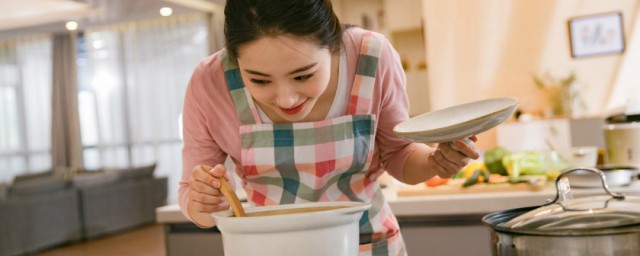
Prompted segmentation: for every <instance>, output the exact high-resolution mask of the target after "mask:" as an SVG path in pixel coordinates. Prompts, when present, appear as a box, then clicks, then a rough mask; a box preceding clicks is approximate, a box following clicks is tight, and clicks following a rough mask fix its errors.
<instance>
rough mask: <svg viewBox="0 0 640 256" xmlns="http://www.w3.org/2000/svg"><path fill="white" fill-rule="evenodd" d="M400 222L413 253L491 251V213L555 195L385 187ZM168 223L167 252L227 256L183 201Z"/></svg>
mask: <svg viewBox="0 0 640 256" xmlns="http://www.w3.org/2000/svg"><path fill="white" fill-rule="evenodd" d="M611 190H612V191H614V192H622V193H625V194H627V195H636V196H638V195H640V181H634V182H633V183H632V184H631V185H629V186H622V187H614V188H611ZM383 192H384V194H385V197H386V198H387V200H388V201H389V204H390V206H391V209H392V210H393V212H394V213H395V215H396V217H397V218H398V221H399V223H400V228H401V231H402V234H403V236H404V238H405V241H406V244H407V250H408V252H409V255H491V250H490V241H489V228H488V227H486V226H485V225H484V224H483V223H482V217H483V216H484V215H486V214H489V213H492V212H497V211H503V210H507V209H513V208H519V207H526V206H534V205H540V204H543V203H544V202H545V200H547V199H552V198H554V197H555V187H553V184H549V185H548V186H547V187H545V188H544V189H542V190H540V191H505V192H489V193H461V194H450V195H421V196H400V197H399V196H397V193H396V189H395V188H394V187H389V188H385V189H383ZM572 193H573V196H574V197H575V198H579V197H585V196H593V195H603V194H604V193H605V192H604V190H603V189H602V188H588V189H585V188H572ZM156 218H157V221H158V222H159V223H161V224H163V225H164V226H165V245H166V247H167V256H172V255H223V253H222V238H221V235H220V232H219V231H218V230H217V229H216V228H215V227H214V228H210V229H200V228H198V227H197V226H195V225H193V224H192V223H190V222H189V221H188V220H187V219H186V218H185V217H184V216H183V215H182V213H181V212H180V210H179V208H178V206H177V205H167V206H163V207H160V208H158V209H157V210H156Z"/></svg>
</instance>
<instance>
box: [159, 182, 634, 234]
mask: <svg viewBox="0 0 640 256" xmlns="http://www.w3.org/2000/svg"><path fill="white" fill-rule="evenodd" d="M610 189H611V191H613V192H622V193H625V194H626V195H631V196H640V181H634V182H633V183H631V184H630V185H628V186H621V187H612V188H610ZM571 191H572V194H573V196H574V198H579V197H585V196H595V195H605V194H606V193H605V191H604V190H603V189H602V188H588V189H587V188H571ZM383 193H384V195H385V197H386V198H387V201H388V202H389V205H390V206H391V209H392V210H393V212H394V214H395V215H396V216H398V217H429V216H432V217H436V216H455V215H480V214H488V213H492V212H497V211H503V210H508V209H513V208H519V207H526V206H535V205H541V204H543V203H544V202H545V200H547V199H553V198H554V197H555V195H556V189H555V187H554V186H553V184H549V185H548V186H547V187H545V188H544V189H542V190H540V191H508V192H487V193H465V194H452V195H420V196H400V197H399V196H397V193H396V189H395V188H393V187H389V188H385V189H383ZM156 220H157V222H159V223H166V224H170V223H184V222H188V220H187V218H186V217H184V216H183V215H182V212H181V211H180V209H179V206H178V205H177V204H172V205H166V206H163V207H159V208H157V209H156Z"/></svg>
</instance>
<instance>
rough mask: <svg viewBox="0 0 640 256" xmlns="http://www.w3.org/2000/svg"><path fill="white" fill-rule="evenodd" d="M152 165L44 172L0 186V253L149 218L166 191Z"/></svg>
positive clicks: (19, 252)
mask: <svg viewBox="0 0 640 256" xmlns="http://www.w3.org/2000/svg"><path fill="white" fill-rule="evenodd" d="M155 167H156V165H155V164H154V165H150V166H144V167H135V168H123V169H105V170H96V171H80V172H74V173H73V175H54V174H53V172H48V173H43V174H38V175H28V176H20V177H16V179H14V182H13V183H12V184H11V185H9V186H5V187H4V188H3V187H1V186H0V230H2V232H0V256H5V255H22V254H30V253H33V252H37V251H41V250H43V249H47V248H51V247H54V246H57V245H61V244H65V243H70V242H77V241H81V240H86V239H92V238H96V237H100V236H103V235H108V234H113V233H116V232H120V231H123V230H126V229H130V228H134V227H137V226H141V225H145V224H149V223H153V222H155V208H157V207H159V206H162V205H165V204H166V197H167V178H165V177H159V178H158V177H154V176H153V171H154V170H155ZM3 191H4V193H3Z"/></svg>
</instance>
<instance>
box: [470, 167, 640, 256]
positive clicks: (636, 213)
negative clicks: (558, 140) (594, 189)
mask: <svg viewBox="0 0 640 256" xmlns="http://www.w3.org/2000/svg"><path fill="white" fill-rule="evenodd" d="M575 171H590V172H593V173H595V174H597V175H599V176H600V178H601V184H602V187H603V188H604V191H605V192H606V193H607V195H605V196H595V197H586V198H579V199H571V196H570V189H569V188H568V185H566V183H564V181H565V179H563V178H564V176H565V175H567V174H569V173H572V172H575ZM561 185H562V186H561ZM565 185H566V186H565ZM556 188H557V190H558V191H557V192H556V197H555V199H554V200H549V202H548V203H547V204H545V205H543V206H534V207H525V208H518V209H511V210H506V211H501V212H497V213H492V214H489V215H487V216H485V217H484V218H483V219H482V220H483V222H484V223H485V224H487V225H488V226H490V228H491V249H492V252H493V255H562V256H566V255H569V256H571V255H576V256H578V255H580V256H585V255H639V254H640V198H639V197H631V196H625V195H623V194H620V193H614V192H611V191H610V190H609V188H608V186H607V184H606V176H605V175H604V173H602V172H601V171H600V170H598V169H595V168H576V169H571V170H569V171H566V172H564V173H562V174H560V175H559V176H558V178H557V179H556Z"/></svg>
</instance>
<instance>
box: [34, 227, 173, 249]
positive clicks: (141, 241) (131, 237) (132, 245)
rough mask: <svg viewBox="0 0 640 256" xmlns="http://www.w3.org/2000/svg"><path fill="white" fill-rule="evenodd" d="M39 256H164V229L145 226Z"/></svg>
mask: <svg viewBox="0 0 640 256" xmlns="http://www.w3.org/2000/svg"><path fill="white" fill-rule="evenodd" d="M36 255H37V256H86V255H91V256H102V255H104V256H112V255H135V256H138V255H140V256H145V255H149V256H152V255H153V256H164V255H165V248H164V237H163V227H162V225H159V224H154V225H149V226H144V227H141V228H138V229H134V230H130V231H127V232H124V233H120V234H116V235H111V236H105V237H102V238H97V239H93V240H90V241H88V242H83V243H74V244H70V245H67V246H63V247H58V248H54V249H51V250H47V251H44V252H41V253H38V254H36Z"/></svg>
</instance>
